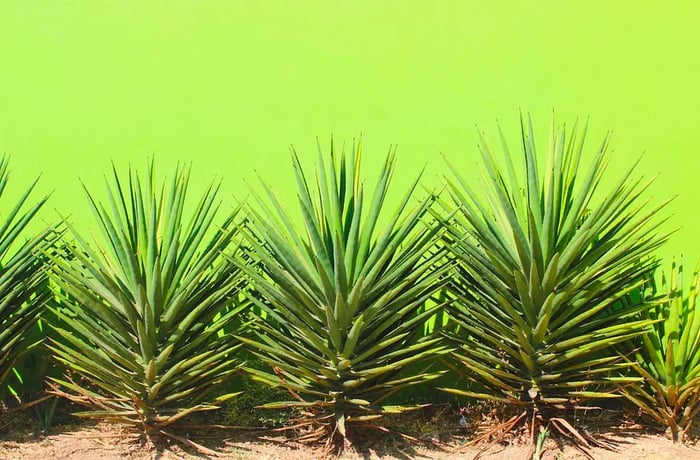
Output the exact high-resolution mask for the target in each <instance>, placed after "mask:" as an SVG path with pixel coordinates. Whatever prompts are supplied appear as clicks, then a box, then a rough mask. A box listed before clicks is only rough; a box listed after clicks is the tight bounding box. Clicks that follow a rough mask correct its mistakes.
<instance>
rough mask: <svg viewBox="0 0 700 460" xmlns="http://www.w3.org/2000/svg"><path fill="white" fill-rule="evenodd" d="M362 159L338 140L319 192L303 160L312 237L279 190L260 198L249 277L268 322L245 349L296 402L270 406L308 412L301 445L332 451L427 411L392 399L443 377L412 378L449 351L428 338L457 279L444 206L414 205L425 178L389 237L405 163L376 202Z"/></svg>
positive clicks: (382, 180)
mask: <svg viewBox="0 0 700 460" xmlns="http://www.w3.org/2000/svg"><path fill="white" fill-rule="evenodd" d="M360 157H361V145H360V144H359V143H358V144H357V147H356V148H355V146H353V149H352V150H351V152H350V154H349V155H346V154H345V153H344V152H343V153H342V154H341V155H340V158H337V155H336V153H335V151H334V149H333V145H332V143H331V150H330V162H329V164H328V166H327V169H326V165H325V162H324V160H323V158H322V154H321V151H320V148H319V160H318V169H317V176H316V179H317V183H316V184H314V185H311V186H310V185H309V182H308V180H307V176H306V174H305V173H304V171H303V169H302V166H301V164H300V161H299V158H298V156H297V155H296V153H293V166H294V171H295V174H296V180H297V184H298V199H299V204H300V207H301V215H302V218H303V223H304V226H305V232H304V231H299V230H297V228H296V227H295V225H294V224H293V219H292V217H291V216H290V214H289V213H288V212H287V209H288V208H287V207H286V206H285V205H284V204H283V203H281V202H280V201H279V200H278V198H277V197H276V196H275V194H274V193H273V191H272V190H271V189H270V188H269V187H268V186H265V190H266V192H267V196H268V198H269V199H268V200H265V199H263V198H262V197H258V203H259V210H258V211H256V210H251V216H252V217H254V219H253V220H252V221H251V222H250V225H249V226H248V228H247V232H248V239H247V241H248V244H249V246H250V248H249V252H248V255H249V257H250V260H251V261H252V262H251V264H249V265H248V266H247V267H246V270H247V271H248V273H249V275H250V278H251V280H252V281H253V285H254V287H255V290H256V292H257V297H255V298H254V300H253V301H254V302H255V304H256V305H257V306H258V307H259V309H260V310H261V311H262V312H263V313H264V319H262V318H258V321H257V328H256V330H255V332H256V333H255V334H254V335H253V336H251V337H249V338H246V337H242V338H241V340H243V341H244V342H245V343H246V344H247V345H248V346H249V347H250V349H251V350H252V351H253V352H254V353H255V354H256V355H257V356H259V357H260V359H261V360H263V361H264V362H265V363H267V364H269V366H270V368H271V370H269V371H268V370H262V369H251V372H252V373H253V375H254V378H255V379H257V380H258V381H260V382H263V383H265V384H268V385H271V386H276V387H282V388H286V389H287V390H288V391H289V393H290V394H291V395H292V396H293V397H294V400H293V401H282V402H274V403H270V404H266V405H265V407H268V408H289V407H294V408H297V409H301V410H303V411H304V416H303V417H301V419H300V420H299V423H298V425H297V426H307V427H308V428H309V431H308V432H307V434H306V435H304V436H302V437H301V439H303V440H307V441H321V440H323V439H325V440H326V441H327V446H328V447H329V449H336V448H337V449H342V448H343V446H344V445H346V444H347V443H349V442H351V441H350V440H349V439H348V436H350V427H351V426H357V425H361V424H370V425H371V424H373V423H374V422H372V421H373V420H376V419H377V418H379V417H381V416H382V415H383V414H386V413H393V412H400V411H403V410H408V409H413V408H415V407H397V406H390V405H386V404H384V405H383V402H385V400H386V398H387V397H389V396H390V395H392V394H393V393H395V392H396V391H398V390H400V389H402V388H405V387H407V386H409V385H415V384H418V383H421V382H425V381H428V380H430V379H432V378H434V377H437V376H438V375H439V373H438V372H435V371H427V370H423V368H420V369H418V371H417V372H415V373H411V374H410V375H402V374H401V371H402V370H403V369H405V368H406V367H407V366H409V365H418V363H421V362H425V360H427V359H428V358H431V357H435V356H438V355H441V354H443V353H445V352H446V347H445V346H444V345H443V344H442V343H441V339H440V338H439V337H437V336H429V335H426V334H424V333H423V326H424V323H425V322H426V320H428V319H429V318H430V317H431V316H433V315H434V314H435V312H436V311H438V310H439V307H440V306H439V305H436V306H435V305H434V302H433V303H432V304H433V305H434V308H424V307H425V306H426V304H431V298H433V297H434V295H435V293H437V292H438V290H439V289H440V288H441V287H442V286H443V285H444V274H445V268H444V267H443V266H441V262H442V259H443V258H444V254H443V251H442V250H440V249H437V247H436V246H435V243H436V238H437V236H438V234H439V232H440V227H439V226H438V225H436V223H435V222H434V221H433V219H429V220H426V219H427V218H428V217H429V214H428V209H429V207H430V205H431V203H432V202H433V200H434V198H433V197H432V196H428V197H427V198H425V199H423V200H420V201H418V202H417V203H416V204H415V205H412V204H411V200H412V195H413V191H414V189H415V187H416V186H417V183H418V181H417V180H416V182H414V183H413V185H412V186H411V187H410V188H409V190H408V192H407V193H406V195H405V196H404V198H403V200H402V201H401V202H400V204H399V206H398V208H397V209H396V210H395V211H394V213H393V214H391V215H389V216H386V217H389V219H388V220H386V224H385V225H384V226H383V228H380V226H381V224H380V222H381V221H380V219H381V218H382V210H383V208H385V207H386V195H387V191H388V188H389V182H390V178H391V176H392V172H393V170H394V164H395V159H394V158H395V156H394V153H392V152H390V153H389V155H388V156H387V158H386V161H385V163H384V166H383V168H382V170H381V172H380V175H379V180H378V182H377V185H376V188H375V191H374V195H373V197H372V199H371V201H370V202H369V203H368V202H366V200H365V193H364V186H363V184H362V182H361V179H360ZM368 204H369V206H368ZM386 217H385V218H386ZM374 426H376V425H374Z"/></svg>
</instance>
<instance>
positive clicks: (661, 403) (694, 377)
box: [625, 262, 700, 442]
mask: <svg viewBox="0 0 700 460" xmlns="http://www.w3.org/2000/svg"><path fill="white" fill-rule="evenodd" d="M698 290H700V273H698V268H696V270H695V272H694V273H693V278H692V281H691V283H690V288H689V290H688V291H687V292H684V289H683V265H682V264H680V265H678V266H676V264H675V262H674V263H673V265H672V267H671V272H670V280H668V279H666V277H665V276H662V279H661V291H662V293H663V294H664V297H665V300H664V301H663V302H661V303H657V304H656V305H655V306H653V307H652V308H651V309H650V310H649V316H650V318H651V319H653V320H656V322H655V323H654V325H653V328H652V331H651V332H650V333H649V334H646V335H644V336H642V337H641V344H640V346H639V348H638V349H637V351H636V353H635V361H636V363H635V364H636V365H635V370H636V371H637V372H638V373H639V375H641V376H642V377H644V383H642V384H639V385H632V386H629V387H627V388H625V396H626V397H627V398H628V399H629V400H630V401H632V402H633V403H634V404H635V405H636V406H637V407H639V408H640V409H641V410H642V411H643V412H644V413H646V414H648V415H649V416H651V417H652V418H653V419H654V420H656V421H657V422H659V423H660V424H662V425H665V426H667V427H668V428H669V430H670V432H671V436H672V437H673V441H674V442H677V441H678V440H684V439H685V438H686V435H687V433H688V430H690V427H691V426H692V423H693V420H694V419H695V417H696V416H697V415H698V413H700V304H698V302H697V295H698Z"/></svg>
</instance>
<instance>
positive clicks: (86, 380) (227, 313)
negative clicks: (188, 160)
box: [50, 162, 247, 436]
mask: <svg viewBox="0 0 700 460" xmlns="http://www.w3.org/2000/svg"><path fill="white" fill-rule="evenodd" d="M189 177H190V173H189V168H184V169H183V168H180V167H178V168H177V169H176V170H175V174H174V176H173V178H172V182H171V183H170V184H169V186H166V184H165V183H164V184H163V185H162V187H160V188H159V185H158V184H157V182H156V178H155V174H154V167H153V162H151V164H150V167H149V170H148V174H147V176H146V177H145V184H143V182H144V177H143V176H142V175H139V174H138V173H137V172H136V171H134V170H132V169H131V168H130V169H129V172H128V175H127V180H126V183H124V181H123V178H122V177H120V175H119V174H118V172H117V170H116V169H115V168H113V181H112V184H111V185H110V184H109V182H108V184H107V188H108V201H107V204H106V205H105V204H103V203H101V202H99V201H97V199H96V198H95V197H94V195H92V194H91V193H90V192H89V191H87V190H86V193H87V197H88V201H89V203H90V206H91V208H92V210H93V213H94V216H95V220H96V222H97V227H98V229H99V231H100V232H101V239H100V238H97V237H96V239H95V241H90V242H89V241H88V240H86V239H84V238H83V237H82V236H81V235H80V234H79V233H78V232H77V231H75V230H74V229H72V230H73V235H74V237H75V242H74V243H72V244H69V245H68V247H69V250H68V252H69V253H68V255H67V257H64V258H60V259H58V258H57V259H56V261H55V267H54V270H53V275H54V276H53V280H54V281H55V282H56V284H57V286H58V288H59V289H58V295H59V296H60V303H59V307H58V308H57V309H56V314H57V316H58V318H59V320H60V321H58V322H56V323H55V324H54V325H53V327H54V328H55V330H56V331H57V334H58V336H59V339H58V340H56V341H54V342H53V343H52V344H51V346H50V348H51V350H52V351H53V353H54V354H55V356H56V358H57V359H58V360H59V361H61V362H63V363H64V364H65V365H66V366H68V368H69V369H70V370H72V371H74V373H75V374H77V375H79V376H80V377H82V378H81V379H80V380H73V379H54V380H55V382H56V383H57V384H58V385H59V386H60V387H61V389H58V388H57V390H56V391H57V392H60V393H61V394H62V395H63V396H67V397H69V398H71V399H73V400H74V401H76V402H78V403H81V404H84V405H86V406H88V409H89V410H87V411H85V412H81V413H79V414H77V415H80V416H83V417H94V418H104V419H109V420H114V421H117V422H121V423H126V424H129V425H132V426H135V427H137V428H138V429H140V430H141V431H142V432H143V433H145V434H146V435H147V436H150V435H151V434H153V433H158V432H161V431H162V430H163V428H164V427H166V426H168V425H170V424H171V423H173V422H175V421H177V420H179V419H181V418H182V417H184V416H187V415H189V414H191V413H193V412H196V411H201V410H209V409H213V408H216V406H215V403H216V402H217V401H218V400H214V401H212V400H211V398H207V396H208V395H209V393H210V392H211V391H212V390H213V389H215V388H216V387H217V385H219V384H220V383H222V382H223V381H225V380H226V379H227V378H229V377H230V376H231V375H232V373H233V372H234V371H235V370H236V368H237V366H238V363H237V352H236V349H237V348H238V347H239V346H240V344H239V343H238V342H237V341H236V340H235V339H234V338H233V336H232V335H231V334H224V333H222V331H224V328H227V327H232V326H233V325H234V324H235V323H236V322H237V321H238V320H239V317H240V315H239V314H240V313H241V311H242V310H243V309H245V308H246V304H247V301H239V300H238V294H239V292H240V291H241V289H242V288H243V287H244V286H245V285H246V282H245V280H244V278H243V276H242V275H241V272H240V270H238V269H237V268H236V265H235V264H234V263H233V262H231V261H230V260H229V258H226V257H223V256H222V251H223V250H224V249H227V248H229V246H230V245H231V244H232V242H233V241H234V238H235V235H236V233H237V230H238V228H239V223H238V221H237V219H236V216H237V213H238V209H235V210H233V211H232V212H230V213H228V215H226V216H225V217H224V219H223V222H222V223H221V224H218V223H215V218H216V215H217V211H218V208H219V206H220V203H218V202H217V191H218V188H219V185H218V184H216V183H212V184H211V185H210V186H209V187H208V188H207V189H206V191H205V192H204V194H203V195H202V197H201V199H200V200H199V202H198V203H197V204H196V206H193V207H191V214H190V215H189V217H188V211H189V209H190V208H189V207H188V206H191V205H187V204H186V197H187V192H188V183H189ZM225 397H227V396H224V397H222V398H225ZM219 400H221V399H219Z"/></svg>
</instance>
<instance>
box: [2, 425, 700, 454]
mask: <svg viewBox="0 0 700 460" xmlns="http://www.w3.org/2000/svg"><path fill="white" fill-rule="evenodd" d="M203 439H204V441H202V440H200V439H198V441H199V442H202V443H205V444H206V445H207V446H209V447H211V448H213V449H215V450H217V451H218V452H219V457H218V458H224V459H255V460H272V459H289V460H310V459H315V458H322V457H323V455H322V452H321V451H319V450H314V449H311V448H308V447H302V446H298V445H293V444H291V443H289V442H284V441H283V440H281V439H280V438H276V439H272V440H267V441H265V440H262V439H259V438H258V439H257V440H256V441H254V442H251V441H246V440H245V439H251V436H245V435H241V434H239V435H237V436H236V437H235V438H230V437H229V438H226V437H225V436H223V435H222V434H221V433H212V434H211V435H210V436H204V438H203ZM603 439H605V440H607V441H608V442H609V443H611V444H613V445H614V446H615V448H616V449H617V450H616V451H611V450H605V449H600V448H595V449H592V450H591V451H590V452H591V454H592V456H593V458H596V459H600V460H627V459H629V460H657V459H658V460H667V459H673V460H697V459H700V446H697V445H694V444H691V445H674V444H673V443H672V442H671V441H670V440H669V439H666V438H665V437H664V436H662V435H651V434H642V433H637V432H630V433H621V434H620V433H617V434H612V433H608V434H604V435H603ZM459 443H460V441H459V440H455V441H451V442H449V443H446V444H442V445H440V446H439V447H437V446H435V447H426V446H424V445H416V444H412V443H408V442H401V441H396V440H388V439H384V440H382V439H381V438H380V439H378V440H377V441H376V442H375V443H374V444H373V445H372V444H370V445H369V447H367V448H366V450H364V451H362V452H355V451H352V450H350V451H346V452H345V453H344V454H343V455H342V456H341V458H342V459H348V460H350V459H352V460H355V459H380V458H381V459H414V458H415V459H461V458H473V457H474V456H475V455H476V454H477V453H478V452H479V450H480V448H479V447H473V446H468V447H465V446H460V445H459ZM528 452H529V449H528V447H527V446H524V445H514V444H505V445H504V444H501V445H496V446H492V447H491V448H490V449H489V450H488V451H487V452H486V453H485V454H484V455H483V456H482V457H481V458H483V459H491V460H511V459H515V460H518V459H523V460H524V459H526V458H527V456H528ZM203 458H213V455H205V454H201V453H198V452H196V451H194V450H192V449H189V448H183V447H182V446H181V445H177V444H175V443H173V444H171V445H169V446H167V447H166V448H165V449H164V450H162V451H160V452H159V451H156V450H155V449H148V448H145V447H142V446H140V445H139V444H137V443H135V442H134V441H133V439H132V438H130V437H129V436H128V435H127V434H126V432H125V431H123V430H122V429H120V428H119V427H114V426H110V425H97V426H92V427H74V428H71V429H69V430H68V431H65V430H64V431H63V432H62V433H60V434H54V435H49V436H44V437H36V436H33V435H32V436H26V435H25V436H24V437H23V438H20V439H17V440H4V441H0V459H17V460H25V459H27V460H28V459H42V460H43V459H74V460H113V459H132V460H146V459H149V460H150V459H203ZM541 458H542V459H544V460H560V459H561V460H563V459H585V458H586V457H585V456H584V455H583V454H582V453H580V452H579V451H577V450H576V449H575V448H574V447H572V446H569V445H565V446H558V445H557V443H556V442H554V441H553V440H548V441H547V443H546V444H545V449H544V452H543V454H542V457H541Z"/></svg>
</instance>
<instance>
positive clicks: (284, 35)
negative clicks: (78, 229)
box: [0, 0, 700, 262]
mask: <svg viewBox="0 0 700 460" xmlns="http://www.w3.org/2000/svg"><path fill="white" fill-rule="evenodd" d="M698 18H700V4H699V3H698V2H691V1H676V2H648V1H631V0H630V1H625V0H617V1H610V0H607V1H598V0H594V1H591V0H589V1H586V2H577V1H574V2H568V1H561V0H558V1H537V0H533V1H529V2H525V1H467V0H461V1H460V0H453V1H445V0H443V1H410V0H404V1H399V0H394V1H380V0H374V1H369V0H352V1H350V0H347V1H332V0H325V1H304V0H301V1H298V2H287V1H277V2H270V1H251V0H248V1H232V0H229V1H211V0H209V1H208V0H189V1H182V0H167V1H163V0H157V1H156V0H151V1H134V0H112V1H104V0H84V1H69V0H63V1H59V0H54V1H44V2H39V1H30V0H20V1H9V0H0V66H1V67H0V152H1V153H6V154H10V155H12V164H11V168H12V170H13V171H14V181H15V186H17V182H21V180H24V179H26V180H29V178H30V177H33V176H34V175H36V174H37V173H39V172H42V173H43V177H42V180H41V184H40V188H41V190H42V191H49V190H55V192H54V196H53V198H52V202H51V203H52V208H57V209H58V210H60V211H61V212H62V213H64V214H72V216H73V220H75V221H76V222H77V223H79V224H82V223H85V225H87V223H88V222H89V221H88V220H87V216H88V211H87V208H86V206H85V205H84V203H85V201H84V200H83V197H82V195H81V191H80V186H79V181H78V179H79V178H82V179H83V180H84V181H85V182H86V183H87V184H88V185H89V186H90V187H93V188H94V187H95V186H99V183H100V181H101V174H102V173H105V172H108V169H109V161H110V160H111V159H113V160H115V162H116V163H117V164H118V165H125V164H126V163H128V162H135V163H136V164H139V165H143V164H145V159H146V158H147V157H148V156H150V155H155V157H156V160H157V162H158V164H160V165H161V170H163V171H167V170H169V168H170V167H171V166H172V165H174V163H175V162H176V161H178V160H192V162H193V166H194V171H193V174H194V176H195V180H196V182H197V183H198V184H199V183H203V182H204V181H207V180H209V179H211V177H212V176H214V175H218V176H223V177H224V180H225V189H224V190H225V192H226V193H227V194H236V195H237V196H242V195H244V194H245V190H246V186H245V184H244V182H243V179H244V178H252V177H253V175H254V172H253V171H254V170H258V171H260V172H261V174H262V175H263V176H264V177H265V178H266V179H268V180H269V181H271V182H273V183H276V184H277V186H278V187H279V189H280V190H281V191H282V192H285V191H291V187H292V181H291V175H290V171H289V168H288V165H289V157H288V145H289V144H292V143H293V144H294V145H295V146H296V147H297V149H298V150H299V151H300V153H301V154H302V155H303V157H304V158H305V159H308V160H309V161H312V159H313V158H314V156H315V142H316V141H315V138H316V137H317V136H318V137H320V138H321V141H322V143H327V140H328V138H329V136H330V134H331V133H333V134H334V136H335V138H336V139H337V140H348V141H351V140H352V138H353V137H355V136H357V135H359V134H362V136H363V140H364V145H365V150H366V153H367V162H366V163H367V164H366V166H367V168H368V170H369V169H372V168H373V166H374V165H376V164H377V161H378V159H376V158H371V155H372V154H383V153H384V152H385V151H386V149H387V148H388V146H389V145H390V144H392V143H398V145H399V160H400V165H399V172H400V174H399V177H397V186H399V185H402V184H406V183H408V181H409V179H410V177H412V176H413V175H414V174H415V172H416V171H417V170H418V169H419V168H420V167H422V166H423V165H424V164H425V163H428V170H427V173H426V182H427V183H432V184H437V183H438V178H437V176H438V175H439V174H442V173H444V172H445V170H446V168H445V167H444V165H443V162H442V159H441V157H440V153H441V152H442V153H445V154H446V155H447V156H448V157H449V158H450V159H451V160H452V161H454V162H458V163H459V164H461V165H463V167H464V168H465V170H466V171H467V173H465V174H467V176H469V175H470V174H473V176H474V177H476V176H477V175H478V174H477V171H474V172H473V173H470V172H469V169H472V168H473V166H474V165H475V164H476V158H477V157H476V149H475V142H476V136H475V130H474V124H475V123H476V124H478V125H479V126H480V127H481V128H482V129H484V130H485V131H487V132H489V133H495V127H496V125H495V120H496V119H497V118H498V119H500V120H501V123H502V124H503V126H504V128H505V129H506V130H507V132H509V135H510V136H511V137H512V138H513V139H514V140H515V139H516V136H517V118H518V110H519V109H523V110H525V111H529V112H531V113H532V114H533V116H534V117H535V122H536V124H537V126H538V127H539V128H538V129H539V131H541V132H542V133H545V132H546V129H547V127H548V124H549V118H550V114H551V111H552V109H555V110H556V113H557V119H558V120H561V121H566V120H573V119H574V118H575V117H576V116H583V117H586V116H590V117H591V130H590V134H591V137H590V140H591V141H592V142H591V144H590V145H591V147H593V146H594V144H595V143H596V142H598V139H599V138H601V137H602V135H603V134H604V132H605V131H606V130H608V129H613V130H614V132H615V135H614V143H613V145H614V153H613V156H612V164H611V171H612V172H616V173H620V172H622V170H623V169H625V168H626V167H627V166H628V165H629V164H630V163H631V162H632V161H634V160H635V159H636V158H637V157H638V156H639V155H640V154H641V153H642V152H643V151H646V154H645V156H644V157H643V160H642V162H641V164H640V167H639V171H640V173H643V174H644V175H647V176H653V175H656V174H657V173H660V177H659V178H658V180H657V182H656V183H655V185H654V186H653V188H652V193H651V195H652V196H653V197H654V200H656V202H660V201H661V200H662V199H663V198H665V197H669V196H673V195H679V196H678V198H677V199H676V200H675V201H674V202H673V204H672V205H671V206H670V207H669V208H668V209H669V213H672V214H673V217H672V220H671V222H672V224H671V225H673V226H676V227H681V229H680V230H679V231H678V232H677V233H676V234H675V235H674V236H673V237H672V240H671V241H670V242H669V244H668V245H667V246H666V248H665V250H664V251H663V252H662V254H663V255H665V256H670V255H671V254H679V253H684V254H685V255H686V258H687V259H692V261H693V262H694V260H695V259H697V258H698V257H700V244H699V243H698V239H697V238H696V235H697V234H698V233H700V232H699V230H700V219H698V218H697V216H696V209H697V205H696V203H697V198H696V195H697V190H698V186H697V182H698V178H700V175H699V174H698V166H700V159H699V158H698V152H700V136H699V135H698V134H697V127H698V126H700V110H698V108H699V107H700V90H699V89H698V82H700V65H699V64H698V50H699V49H700V34H698V32H697V29H698V24H697V22H698ZM543 140H546V137H543ZM98 190H99V189H98ZM397 191H398V190H397ZM55 215H56V214H55V211H54V210H53V209H49V210H47V212H46V213H45V215H44V217H45V218H46V219H49V220H52V219H54V218H55Z"/></svg>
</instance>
